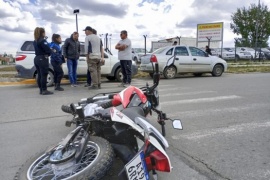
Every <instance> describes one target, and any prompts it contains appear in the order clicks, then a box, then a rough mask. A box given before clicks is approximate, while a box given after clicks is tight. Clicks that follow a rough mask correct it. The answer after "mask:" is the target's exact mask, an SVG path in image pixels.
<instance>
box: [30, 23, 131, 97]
mask: <svg viewBox="0 0 270 180" xmlns="http://www.w3.org/2000/svg"><path fill="white" fill-rule="evenodd" d="M84 31H85V35H86V37H85V43H84V48H85V49H84V50H85V56H86V61H87V66H88V71H87V83H86V85H85V87H88V88H89V89H100V88H101V66H102V65H104V64H105V60H104V49H103V44H102V41H101V39H100V38H99V37H98V36H97V31H96V30H95V29H93V28H91V27H90V26H87V27H86V28H85V29H84ZM127 35H128V34H127V31H125V30H124V31H121V34H120V37H121V40H120V41H119V42H118V43H117V45H116V46H115V49H117V50H118V59H119V60H120V64H121V69H122V74H123V81H122V83H121V84H120V85H119V86H121V87H127V86H129V85H130V83H131V65H132V54H131V41H130V40H129V39H128V38H127ZM34 39H35V40H34V48H35V55H36V56H35V59H34V64H35V67H36V69H37V75H38V78H37V84H38V87H39V92H40V94H41V95H51V94H53V92H52V91H48V90H47V75H48V73H49V57H50V56H51V58H50V59H51V65H52V66H53V69H54V85H55V87H54V89H55V90H57V91H64V88H62V87H61V86H60V85H61V80H62V78H63V75H64V72H63V69H62V65H63V63H67V68H68V76H69V80H70V84H71V87H76V86H78V84H77V65H78V59H79V57H80V52H81V49H80V42H79V40H78V39H79V33H78V32H74V33H72V35H71V36H70V38H67V39H66V40H65V42H64V45H63V47H62V49H61V47H60V44H61V43H62V39H61V36H60V35H59V34H53V35H52V42H51V43H48V42H47V40H46V34H45V29H44V28H40V27H37V28H36V29H35V31H34Z"/></svg>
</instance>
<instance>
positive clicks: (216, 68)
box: [212, 64, 224, 77]
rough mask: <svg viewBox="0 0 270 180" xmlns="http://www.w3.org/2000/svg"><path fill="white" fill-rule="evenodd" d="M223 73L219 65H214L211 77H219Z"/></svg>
mask: <svg viewBox="0 0 270 180" xmlns="http://www.w3.org/2000/svg"><path fill="white" fill-rule="evenodd" d="M223 72H224V68H223V66H222V65H221V64H216V65H215V66H214V68H213V71H212V76H215V77H218V76H221V75H222V73H223Z"/></svg>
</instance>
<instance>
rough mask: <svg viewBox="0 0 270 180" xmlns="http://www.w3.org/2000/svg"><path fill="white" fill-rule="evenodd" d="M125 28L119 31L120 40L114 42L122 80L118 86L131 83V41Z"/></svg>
mask: <svg viewBox="0 0 270 180" xmlns="http://www.w3.org/2000/svg"><path fill="white" fill-rule="evenodd" d="M127 36H128V33H127V31H126V30H123V31H121V34H120V37H121V40H120V41H119V42H118V43H117V44H116V46H115V49H117V50H118V59H119V60H120V65H121V69H122V73H123V81H122V83H121V84H120V85H119V87H127V86H130V83H131V65H132V51H131V41H130V39H128V37H127Z"/></svg>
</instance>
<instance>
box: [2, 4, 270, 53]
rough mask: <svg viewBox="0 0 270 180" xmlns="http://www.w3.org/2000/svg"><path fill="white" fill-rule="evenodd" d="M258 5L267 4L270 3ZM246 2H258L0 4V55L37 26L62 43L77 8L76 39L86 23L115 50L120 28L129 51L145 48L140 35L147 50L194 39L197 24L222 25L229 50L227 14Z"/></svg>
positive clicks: (13, 49) (11, 50)
mask: <svg viewBox="0 0 270 180" xmlns="http://www.w3.org/2000/svg"><path fill="white" fill-rule="evenodd" d="M261 2H262V3H264V4H266V5H269V4H270V0H261ZM251 3H256V4H257V3H258V0H130V1H127V0H0V17H1V19H0V53H3V52H7V53H12V54H15V52H16V50H17V49H18V47H19V45H20V43H21V42H23V41H24V40H32V39H33V31H34V29H35V27H37V26H39V27H44V28H45V30H46V35H47V36H48V37H49V39H48V41H51V38H50V37H51V35H52V33H58V34H60V35H61V36H62V39H63V40H65V39H66V38H67V37H69V36H70V34H71V33H72V32H73V31H76V21H75V15H74V14H73V10H74V9H80V13H79V14H78V29H79V33H80V40H81V41H84V37H85V34H84V31H82V30H83V29H84V28H85V26H87V25H89V26H91V27H93V28H95V29H96V30H97V31H98V34H99V35H101V34H106V33H109V34H112V35H111V36H109V37H110V38H111V43H108V44H111V47H114V46H115V44H116V43H117V42H118V40H119V38H120V37H119V34H120V31H121V30H124V29H125V30H127V31H128V33H129V38H130V39H131V40H132V44H133V47H144V37H143V35H147V48H148V49H150V46H151V41H156V40H160V39H164V38H170V37H176V36H182V37H196V33H197V29H196V28H197V24H202V23H212V22H224V46H227V47H228V46H233V38H234V37H236V35H234V34H233V33H232V32H231V30H230V29H229V25H230V22H231V14H232V13H233V12H235V11H236V9H237V8H240V7H244V6H245V7H248V6H249V5H250V4H251ZM101 37H102V38H104V35H103V36H101ZM112 49H113V48H112Z"/></svg>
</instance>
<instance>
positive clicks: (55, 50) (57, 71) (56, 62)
mask: <svg viewBox="0 0 270 180" xmlns="http://www.w3.org/2000/svg"><path fill="white" fill-rule="evenodd" d="M61 42H62V39H61V36H60V35H59V34H53V35H52V42H51V44H50V48H51V50H52V54H51V64H52V66H53V70H54V85H55V88H54V90H57V91H64V89H63V88H62V87H60V83H61V80H62V78H63V75H64V71H63V69H62V63H63V59H62V51H61V48H60V44H61Z"/></svg>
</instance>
